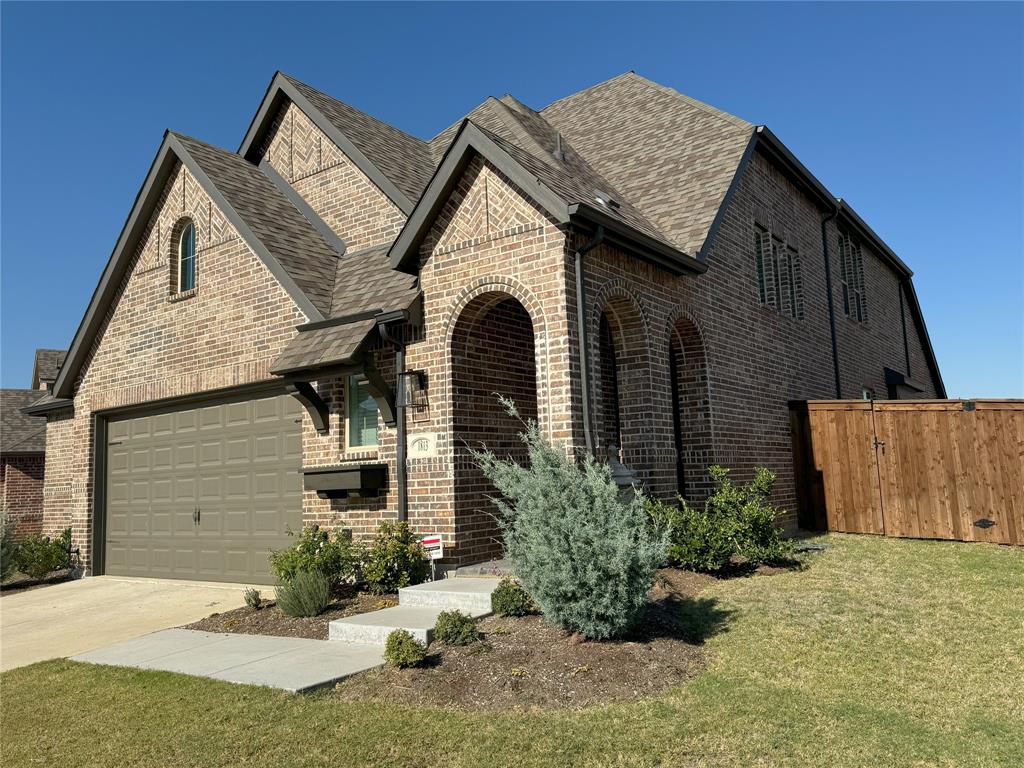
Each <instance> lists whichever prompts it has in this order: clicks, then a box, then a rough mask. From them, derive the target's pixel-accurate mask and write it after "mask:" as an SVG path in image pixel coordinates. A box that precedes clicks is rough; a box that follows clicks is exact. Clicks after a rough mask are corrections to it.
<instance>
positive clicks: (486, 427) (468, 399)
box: [451, 292, 537, 563]
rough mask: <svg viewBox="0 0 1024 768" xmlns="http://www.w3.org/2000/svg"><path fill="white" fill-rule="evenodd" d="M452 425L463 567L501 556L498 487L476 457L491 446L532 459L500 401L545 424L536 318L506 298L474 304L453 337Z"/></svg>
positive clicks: (487, 297) (489, 296)
mask: <svg viewBox="0 0 1024 768" xmlns="http://www.w3.org/2000/svg"><path fill="white" fill-rule="evenodd" d="M451 349H452V383H451V387H452V408H453V414H452V417H453V418H452V426H453V437H454V443H455V444H454V453H455V467H454V469H455V499H454V501H455V509H454V512H455V539H456V541H457V543H458V557H459V560H460V561H461V562H463V563H467V562H482V561H484V560H488V559H491V558H494V557H499V556H500V555H501V540H500V531H499V528H498V524H497V521H496V519H495V517H496V515H497V514H498V510H497V508H496V507H495V506H494V504H493V503H492V502H491V500H490V498H489V497H490V496H491V495H492V494H493V493H494V488H493V487H492V486H491V485H490V483H489V482H488V481H487V480H486V478H484V476H483V474H482V473H481V472H480V470H479V469H478V468H477V467H476V465H475V464H474V462H473V459H472V457H471V456H470V455H469V449H470V448H480V447H481V446H482V445H486V446H487V447H488V448H489V449H491V450H492V451H494V453H495V454H497V455H498V456H502V457H504V456H511V457H512V458H514V459H516V460H518V461H525V460H526V450H525V448H524V446H523V444H522V443H521V442H520V441H519V433H520V432H521V431H522V428H523V427H522V424H521V423H520V422H519V421H518V420H516V419H515V418H513V417H511V416H509V415H508V414H507V413H506V412H505V410H504V408H503V407H502V405H501V404H500V403H499V402H498V397H497V396H498V395H503V396H505V397H508V398H511V399H512V400H513V401H514V402H515V404H516V407H517V409H518V410H519V414H520V416H522V418H524V419H536V418H537V363H536V358H535V354H534V329H533V322H532V320H531V319H530V314H529V313H528V312H527V311H526V308H525V307H523V305H522V304H520V303H519V301H518V300H516V299H515V298H513V297H511V296H509V295H508V294H506V293H501V292H489V293H485V294H482V295H481V296H477V297H476V298H475V299H473V300H472V301H471V302H470V303H469V304H468V305H467V306H466V307H465V308H464V309H463V310H462V313H461V314H460V315H459V318H458V320H457V321H456V324H455V329H454V331H453V334H452V347H451Z"/></svg>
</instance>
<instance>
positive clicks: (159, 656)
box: [71, 629, 384, 693]
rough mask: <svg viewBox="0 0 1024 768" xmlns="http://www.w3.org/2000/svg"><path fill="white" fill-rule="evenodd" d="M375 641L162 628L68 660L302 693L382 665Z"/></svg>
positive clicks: (379, 649) (380, 649) (381, 658)
mask: <svg viewBox="0 0 1024 768" xmlns="http://www.w3.org/2000/svg"><path fill="white" fill-rule="evenodd" d="M383 651H384V649H383V648H382V647H381V646H379V645H358V644H354V643H339V642H329V641H326V640H306V639H304V638H295V637H271V636H268V635H237V634H223V633H215V632H199V631H196V630H193V629H165V630H163V631H160V632H154V633H152V634H149V635H145V636H143V637H137V638H135V639H133V640H126V641H124V642H121V643H116V644H114V645H110V646H107V647H106V648H100V649H98V650H95V651H90V652H88V653H83V654H79V655H78V656H73V657H72V659H71V660H72V661H83V662H87V663H90V664H111V665H114V666H119V667H136V668H138V669H159V670H163V671H166V672H180V673H181V674H184V675H198V676H201V677H211V678H213V679H215V680H224V681H227V682H229V683H245V684H249V685H266V686H270V687H272V688H281V689H283V690H286V691H294V692H296V693H302V692H306V691H312V690H315V689H317V688H323V687H325V686H329V685H333V684H334V683H336V682H337V681H338V680H341V679H343V678H346V677H348V676H350V675H354V674H356V673H357V672H364V671H366V670H368V669H372V668H374V667H379V666H380V665H381V664H383V663H384V653H383Z"/></svg>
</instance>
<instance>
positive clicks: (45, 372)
mask: <svg viewBox="0 0 1024 768" xmlns="http://www.w3.org/2000/svg"><path fill="white" fill-rule="evenodd" d="M67 353H68V351H67V350H66V349H37V350H36V359H35V364H34V365H33V366H32V386H33V387H38V386H39V384H40V382H44V381H56V380H57V374H58V373H59V372H60V367H61V365H63V363H64V357H65V356H66V355H67Z"/></svg>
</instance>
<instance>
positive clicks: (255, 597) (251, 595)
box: [242, 587, 263, 611]
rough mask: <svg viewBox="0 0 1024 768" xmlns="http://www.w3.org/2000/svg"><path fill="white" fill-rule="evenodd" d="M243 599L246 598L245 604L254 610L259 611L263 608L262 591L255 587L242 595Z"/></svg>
mask: <svg viewBox="0 0 1024 768" xmlns="http://www.w3.org/2000/svg"><path fill="white" fill-rule="evenodd" d="M242 597H243V598H245V604H246V605H248V606H249V607H250V608H252V609H253V610H256V611H258V610H259V609H260V608H261V607H262V606H263V597H262V596H261V595H260V591H259V590H258V589H256V588H255V587H249V588H248V589H246V590H245V592H243V593H242Z"/></svg>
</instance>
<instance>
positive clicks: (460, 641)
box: [434, 611, 480, 645]
mask: <svg viewBox="0 0 1024 768" xmlns="http://www.w3.org/2000/svg"><path fill="white" fill-rule="evenodd" d="M434 639H435V640H437V641H438V642H440V643H444V644H445V645H469V644H470V643H475V642H476V641H477V640H479V639H480V633H479V632H478V631H477V628H476V622H475V621H473V619H472V618H470V617H469V616H467V615H466V614H464V613H463V612H462V611H441V613H439V614H438V615H437V623H436V624H434Z"/></svg>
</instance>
